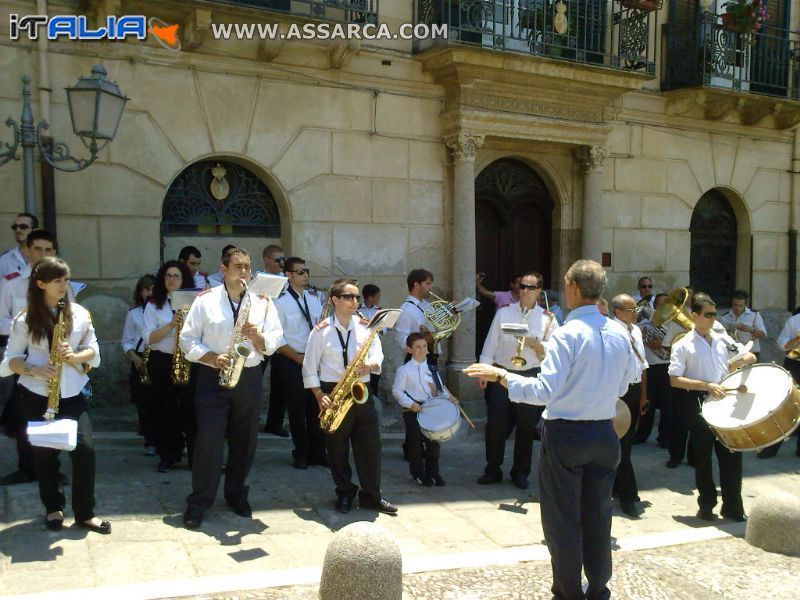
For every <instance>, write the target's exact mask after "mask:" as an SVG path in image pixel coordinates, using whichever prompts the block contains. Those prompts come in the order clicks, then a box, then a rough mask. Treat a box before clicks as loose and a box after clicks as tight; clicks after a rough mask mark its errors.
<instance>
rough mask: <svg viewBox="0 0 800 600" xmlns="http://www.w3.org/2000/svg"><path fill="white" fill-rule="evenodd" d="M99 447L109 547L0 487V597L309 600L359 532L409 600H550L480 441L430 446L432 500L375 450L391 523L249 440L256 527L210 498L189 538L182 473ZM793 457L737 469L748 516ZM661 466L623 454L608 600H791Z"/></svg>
mask: <svg viewBox="0 0 800 600" xmlns="http://www.w3.org/2000/svg"><path fill="white" fill-rule="evenodd" d="M98 438H99V439H98V477H97V498H98V505H97V512H98V515H99V516H101V517H103V518H109V519H110V520H112V522H113V526H114V532H113V534H112V535H110V536H99V535H97V534H92V533H87V532H86V531H84V530H77V529H75V528H71V527H70V528H65V529H64V530H63V531H62V532H49V531H47V530H46V529H45V527H44V525H43V523H42V514H43V509H42V508H41V504H40V501H39V498H38V491H37V488H36V486H35V484H25V485H19V486H13V487H7V488H0V494H2V502H1V503H0V520H2V524H0V552H2V556H1V557H0V594H2V595H22V594H40V595H41V597H52V594H53V591H54V590H60V591H61V593H60V594H59V596H60V597H73V596H74V597H76V598H77V597H80V598H82V599H83V598H91V597H102V598H108V597H110V596H117V597H120V598H128V597H138V598H146V597H150V598H153V597H182V596H195V597H198V598H199V597H203V598H205V597H220V598H311V597H315V594H316V585H315V584H316V582H318V580H319V568H320V566H321V564H322V559H323V556H324V553H325V549H326V546H327V543H328V541H329V540H330V538H331V536H332V535H333V532H335V531H337V530H339V529H340V528H341V527H343V526H345V525H347V524H349V523H352V522H354V521H358V520H370V521H376V522H378V523H379V524H380V525H382V526H384V527H386V528H387V529H388V530H390V531H391V532H392V533H394V535H395V536H396V537H397V540H398V543H399V545H400V548H401V550H402V552H403V560H404V571H405V572H406V575H405V577H404V585H405V589H406V595H407V597H408V598H411V599H415V600H416V599H423V598H431V599H433V598H515V597H526V598H530V597H537V598H538V597H546V596H547V588H548V586H549V563H548V561H547V552H546V548H545V547H544V546H543V536H542V531H541V523H540V518H539V507H538V503H537V490H536V481H535V476H533V477H531V484H532V485H531V487H530V489H529V490H526V491H520V490H517V489H516V488H515V487H513V485H511V483H510V481H508V480H506V481H504V482H503V483H502V484H498V485H491V486H478V485H477V484H475V479H476V478H477V477H478V476H479V475H480V474H481V472H482V468H483V444H482V435H481V434H479V433H471V432H470V433H469V434H467V435H465V436H462V437H461V438H460V439H458V440H456V441H452V442H447V443H446V444H444V445H443V448H442V460H441V462H442V475H443V476H444V478H445V479H446V480H447V486H446V487H443V488H420V487H416V486H415V485H414V484H413V483H412V482H411V480H410V478H409V475H408V470H407V464H406V463H405V462H404V461H403V460H402V457H401V451H400V438H401V436H400V435H398V434H387V435H385V436H384V450H383V489H384V494H385V495H386V497H387V498H389V499H390V500H391V501H393V502H394V503H396V504H397V505H398V506H399V507H400V513H399V516H397V517H391V516H387V515H377V514H376V513H375V512H372V511H367V510H363V511H362V510H353V511H352V512H351V513H350V514H348V515H340V514H339V513H337V512H335V511H334V508H333V500H334V496H333V486H332V483H331V480H330V475H329V474H328V472H327V471H326V470H325V469H322V468H319V467H312V468H310V469H308V470H307V471H297V470H295V469H294V468H292V466H291V463H290V449H291V446H290V442H289V441H288V440H283V439H279V438H275V437H273V436H261V438H260V440H259V449H258V453H257V457H256V463H255V465H254V468H253V472H252V474H251V477H250V485H251V491H250V500H251V504H252V506H253V510H254V518H253V519H252V520H248V519H241V518H239V517H237V516H236V515H234V514H233V513H232V512H231V511H230V510H229V509H228V508H227V506H226V505H225V503H224V500H222V499H218V501H217V504H216V505H215V506H214V507H213V509H212V510H210V511H209V512H208V513H207V515H206V519H205V521H204V523H203V527H202V529H201V530H200V531H188V530H186V529H184V528H183V527H182V525H181V512H182V509H183V499H184V497H185V495H186V494H187V493H188V490H189V478H190V473H189V471H188V470H186V469H177V470H175V471H173V472H171V473H168V474H160V473H157V472H156V471H155V466H156V462H157V461H156V459H154V458H149V457H145V456H144V455H143V453H142V448H141V447H140V445H139V442H138V440H137V439H136V438H134V437H133V436H129V435H124V434H98ZM510 448H511V447H510V444H509V447H508V450H509V452H510ZM793 450H794V443H790V444H785V445H784V447H783V448H782V449H781V453H780V454H779V455H778V456H777V457H776V458H774V459H771V460H766V461H763V460H757V459H756V458H755V457H754V456H753V455H752V454H746V455H745V462H744V464H745V467H744V471H745V481H744V499H745V508H749V506H750V505H751V503H752V500H753V498H755V497H756V496H757V495H759V494H763V493H766V492H768V491H770V490H778V489H780V490H785V491H789V492H791V493H794V494H797V495H798V496H800V474H798V471H797V470H798V469H799V468H800V458H798V457H796V456H794V453H793ZM12 457H13V452H12V447H11V445H10V443H9V442H8V440H2V441H0V473H5V472H8V471H9V470H11V468H12V467H13V462H12ZM666 458H667V456H666V452H665V451H664V450H661V449H660V448H658V447H657V446H655V445H654V444H653V443H649V444H646V445H640V446H636V447H635V448H634V464H635V467H636V473H637V479H638V481H639V485H640V496H641V497H642V501H643V504H642V506H643V507H644V514H643V516H642V518H640V519H636V520H634V519H630V518H627V517H625V516H624V515H622V513H621V512H620V511H619V510H618V509H615V518H614V522H613V532H612V533H613V535H614V537H615V539H616V546H617V552H616V554H615V569H616V571H615V576H614V580H613V581H612V589H613V591H614V592H615V593H616V594H618V595H619V597H623V598H651V597H652V598H700V597H703V598H706V597H708V598H723V597H725V598H756V597H771V598H773V599H778V598H795V597H797V595H798V594H797V591H796V590H797V589H798V584H800V580H798V578H799V577H800V559H798V558H792V557H786V556H781V555H775V554H769V553H766V552H763V551H761V550H758V549H755V548H751V547H750V546H748V545H747V544H746V543H745V542H744V541H743V540H741V539H737V538H736V537H730V536H731V535H741V534H742V533H743V532H744V526H743V525H742V524H735V523H731V522H728V521H724V520H718V521H717V522H716V523H713V524H707V523H705V522H703V521H699V520H698V519H696V518H695V517H694V514H695V512H696V511H697V504H696V499H695V497H694V495H693V492H692V481H693V473H692V470H691V468H690V467H688V466H686V465H681V466H680V467H679V468H677V469H666V468H665V467H664V462H665V461H666ZM65 462H66V463H67V465H68V460H65ZM534 468H535V467H534ZM65 472H67V473H69V470H68V469H65ZM67 494H68V495H69V488H67ZM70 523H71V513H70V511H69V509H68V510H67V518H66V524H70ZM799 534H800V533H799ZM676 544H683V545H676ZM236 590H250V591H245V592H235V591H236ZM70 591H72V592H73V593H70Z"/></svg>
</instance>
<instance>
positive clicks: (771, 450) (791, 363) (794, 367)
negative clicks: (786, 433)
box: [758, 358, 800, 458]
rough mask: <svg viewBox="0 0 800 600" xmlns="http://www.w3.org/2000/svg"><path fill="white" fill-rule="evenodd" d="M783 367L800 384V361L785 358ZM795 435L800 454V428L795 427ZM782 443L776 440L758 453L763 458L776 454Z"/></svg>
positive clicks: (796, 383)
mask: <svg viewBox="0 0 800 600" xmlns="http://www.w3.org/2000/svg"><path fill="white" fill-rule="evenodd" d="M783 368H784V369H786V370H787V371H789V373H791V374H792V379H794V383H795V385H800V383H798V382H800V362H798V361H796V360H792V359H791V358H784V359H783ZM793 435H794V436H795V437H796V438H797V454H798V455H800V428H798V429H795V430H794V434H793ZM781 444H783V440H780V441H778V442H775V443H774V444H772V446H767V447H766V448H764V449H763V450H759V452H758V455H759V456H760V457H762V458H769V457H771V456H775V455H776V454H777V453H778V450H780V449H781Z"/></svg>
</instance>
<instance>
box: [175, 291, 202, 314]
mask: <svg viewBox="0 0 800 600" xmlns="http://www.w3.org/2000/svg"><path fill="white" fill-rule="evenodd" d="M202 291H203V290H202V289H200V288H194V289H191V290H174V291H172V292H170V293H169V301H170V303H171V304H172V310H178V309H179V308H183V307H184V306H191V305H192V302H194V299H195V298H197V295H198V294H199V293H200V292H202Z"/></svg>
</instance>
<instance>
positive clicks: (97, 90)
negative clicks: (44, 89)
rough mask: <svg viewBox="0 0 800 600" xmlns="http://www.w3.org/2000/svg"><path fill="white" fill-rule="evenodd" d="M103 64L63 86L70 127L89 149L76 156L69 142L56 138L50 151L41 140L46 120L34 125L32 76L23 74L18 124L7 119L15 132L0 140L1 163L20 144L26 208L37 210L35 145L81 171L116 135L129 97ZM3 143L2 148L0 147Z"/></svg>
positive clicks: (64, 167)
mask: <svg viewBox="0 0 800 600" xmlns="http://www.w3.org/2000/svg"><path fill="white" fill-rule="evenodd" d="M107 75H108V73H107V72H106V69H105V67H103V66H102V65H95V66H94V67H93V68H92V74H91V75H90V76H89V77H81V78H80V79H79V80H78V83H76V84H75V85H74V86H73V87H68V88H66V90H67V103H68V104H69V115H70V119H71V120H72V131H74V132H75V135H77V136H78V137H79V138H80V139H81V142H82V143H83V145H84V146H85V147H86V148H88V150H89V154H90V156H89V158H75V157H74V156H72V153H71V152H70V149H69V146H67V145H66V144H64V143H63V142H55V143H54V144H53V149H52V151H50V150H48V149H47V148H46V147H45V146H44V144H43V143H42V132H43V131H45V130H47V129H49V127H50V126H49V125H48V123H47V121H40V122H39V124H38V125H37V126H34V119H33V110H32V109H31V78H30V76H28V75H25V76H23V78H22V117H21V118H20V123H19V124H18V123H17V122H16V121H15V120H14V119H12V118H11V117H9V118H8V119H6V122H5V123H6V126H8V127H10V128H11V129H12V130H13V132H14V137H13V140H12V143H11V144H2V143H0V166H3V165H4V164H6V163H7V162H9V161H10V160H13V159H16V154H17V148H18V147H19V146H20V144H21V145H22V167H23V175H24V181H25V212H29V213H31V214H36V178H35V177H34V172H33V149H34V148H35V147H36V146H38V147H39V153H40V154H41V156H42V159H43V160H45V161H46V162H47V163H48V164H50V165H52V166H53V167H54V168H56V169H58V170H59V171H68V172H75V171H82V170H83V169H85V168H86V167H88V166H89V165H91V164H92V163H93V162H94V161H95V160H96V159H97V154H98V153H99V152H100V150H102V149H103V148H104V147H105V145H106V144H108V142H110V141H112V140H113V139H114V137H115V136H116V135H117V128H118V127H119V122H120V120H121V119H122V111H123V110H124V109H125V103H126V102H127V101H128V98H127V96H125V95H124V94H123V93H122V92H121V91H120V89H119V86H118V85H117V84H116V83H114V82H113V81H110V80H109V79H108V76H107ZM3 146H5V148H4V149H3Z"/></svg>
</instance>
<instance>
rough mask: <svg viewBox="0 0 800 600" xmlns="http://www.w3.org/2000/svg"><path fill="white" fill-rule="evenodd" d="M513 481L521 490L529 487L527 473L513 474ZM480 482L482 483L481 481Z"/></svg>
mask: <svg viewBox="0 0 800 600" xmlns="http://www.w3.org/2000/svg"><path fill="white" fill-rule="evenodd" d="M511 481H513V482H514V485H515V486H517V487H518V488H519V489H521V490H527V489H528V478H527V477H526V476H525V475H512V476H511ZM478 483H480V481H479V482H478Z"/></svg>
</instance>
